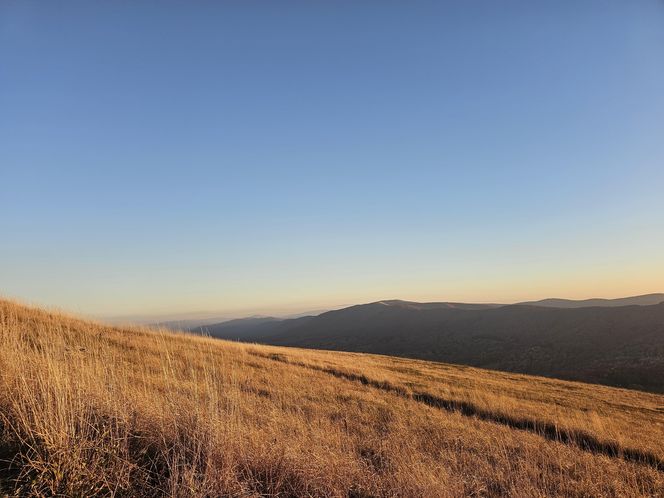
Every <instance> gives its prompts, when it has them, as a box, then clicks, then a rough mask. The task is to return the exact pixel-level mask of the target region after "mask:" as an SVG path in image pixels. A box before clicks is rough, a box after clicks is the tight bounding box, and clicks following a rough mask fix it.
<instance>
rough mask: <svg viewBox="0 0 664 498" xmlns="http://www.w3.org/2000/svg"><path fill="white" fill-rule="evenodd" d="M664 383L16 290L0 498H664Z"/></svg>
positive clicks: (5, 331) (2, 318)
mask: <svg viewBox="0 0 664 498" xmlns="http://www.w3.org/2000/svg"><path fill="white" fill-rule="evenodd" d="M663 495H664V396H662V395H657V394H650V393H643V392H638V391H630V390H624V389H618V388H612V387H605V386H597V385H591V384H583V383H577V382H568V381H560V380H554V379H549V378H542V377H534V376H526V375H517V374H508V373H501V372H496V371H489V370H481V369H476V368H470V367H464V366H456V365H448V364H441V363H432V362H426V361H419V360H408V359H403V358H393V357H388V356H379V355H369V354H360V353H342V352H326V351H315V350H300V349H295V348H280V347H272V346H260V345H255V344H240V343H234V342H227V341H221V340H216V339H211V338H206V337H197V336H191V335H185V334H182V333H175V332H168V331H165V330H151V329H147V328H134V327H111V326H106V325H103V324H100V323H95V322H91V321H86V320H81V319H78V318H76V317H72V316H68V315H66V314H62V313H58V312H52V311H46V310H41V309H37V308H31V307H26V306H24V305H22V304H19V303H16V302H11V301H0V496H80V497H84V496H86V497H87V496H139V497H140V496H145V497H152V496H154V497H161V496H169V497H201V496H205V497H215V496H233V497H258V496H280V497H299V496H316V497H355V498H359V497H373V496H376V497H378V496H380V497H383V496H385V497H392V496H394V497H396V496H404V497H411V496H412V497H432V496H436V497H459V496H476V497H480V496H519V497H521V496H523V497H526V496H528V497H531V496H534V497H538V496H578V497H601V496H615V497H625V496H663Z"/></svg>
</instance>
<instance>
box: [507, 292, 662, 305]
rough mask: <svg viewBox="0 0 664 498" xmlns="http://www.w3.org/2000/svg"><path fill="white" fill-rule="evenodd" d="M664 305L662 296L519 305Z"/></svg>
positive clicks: (536, 302) (559, 300)
mask: <svg viewBox="0 0 664 498" xmlns="http://www.w3.org/2000/svg"><path fill="white" fill-rule="evenodd" d="M660 303H664V294H644V295H642V296H631V297H621V298H617V299H601V298H595V299H579V300H574V299H559V298H549V299H542V300H541V301H526V302H523V303H519V304H526V305H532V306H547V307H550V308H588V307H591V306H600V307H603V308H608V307H617V306H651V305H653V304H660Z"/></svg>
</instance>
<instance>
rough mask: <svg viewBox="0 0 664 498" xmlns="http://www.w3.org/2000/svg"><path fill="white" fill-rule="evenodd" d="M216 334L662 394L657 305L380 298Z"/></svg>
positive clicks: (662, 315)
mask: <svg viewBox="0 0 664 498" xmlns="http://www.w3.org/2000/svg"><path fill="white" fill-rule="evenodd" d="M197 331H198V332H199V333H208V334H210V335H212V336H214V337H219V338H225V339H233V340H243V341H248V342H260V343H264V344H272V345H279V346H295V347H305V348H315V349H329V350H336V351H355V352H367V353H378V354H385V355H391V356H402V357H407V358H419V359H425V360H435V361H443V362H448V363H456V364H461V365H470V366H476V367H482V368H490V369H495V370H502V371H508V372H519V373H526V374H534V375H543V376H547V377H555V378H561V379H568V380H579V381H583V382H593V383H599V384H605V385H612V386H618V387H627V388H633V389H639V390H646V391H652V392H660V393H662V392H664V303H661V304H657V305H649V306H640V305H631V306H620V307H614V306H607V307H582V308H554V307H549V306H533V305H510V306H497V305H458V304H457V305H452V304H450V303H428V304H427V303H425V304H421V303H407V302H403V301H380V302H376V303H371V304H365V305H358V306H351V307H349V308H345V309H342V310H336V311H330V312H328V313H323V314H322V315H319V316H316V317H305V318H300V319H297V320H282V321H279V322H269V323H261V324H258V325H257V326H255V327H251V326H247V327H244V328H243V329H242V331H241V333H239V331H238V330H237V329H232V328H229V327H227V326H226V325H225V324H219V325H210V326H206V327H201V328H199V329H197Z"/></svg>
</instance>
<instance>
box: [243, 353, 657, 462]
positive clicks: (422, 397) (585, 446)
mask: <svg viewBox="0 0 664 498" xmlns="http://www.w3.org/2000/svg"><path fill="white" fill-rule="evenodd" d="M251 354H253V355H255V356H259V357H262V358H267V359H269V360H273V361H279V362H281V363H286V364H288V365H293V366H298V367H303V368H307V369H309V370H314V371H317V372H322V373H326V374H329V375H333V376H334V377H337V378H341V379H346V380H350V381H353V382H359V383H361V384H363V385H365V386H369V387H373V388H375V389H380V390H382V391H385V392H390V393H393V394H397V395H399V396H402V397H404V398H408V399H412V400H414V401H417V402H419V403H422V404H425V405H427V406H431V407H434V408H438V409H441V410H445V411H448V412H454V413H459V414H461V415H464V416H466V417H473V418H476V419H479V420H483V421H486V422H492V423H496V424H500V425H504V426H507V427H510V428H512V429H518V430H522V431H527V432H530V433H533V434H537V435H539V436H541V437H543V438H545V439H548V440H551V441H556V442H559V443H563V444H568V445H574V446H576V447H578V448H581V449H582V450H585V451H588V452H591V453H595V454H598V455H606V456H609V457H613V458H621V459H623V460H625V461H628V462H633V463H638V464H642V465H647V466H649V467H652V468H653V469H656V470H658V471H660V472H664V461H663V460H662V459H661V458H659V457H658V456H657V455H655V454H653V453H649V452H647V451H642V450H637V449H633V448H624V447H622V446H621V445H619V444H618V443H615V442H612V441H602V440H600V439H599V438H597V437H596V436H594V435H592V434H590V433H588V432H585V431H581V430H576V429H568V428H563V427H558V426H557V425H556V424H552V423H550V422H544V421H541V420H535V419H529V418H523V417H514V416H511V415H507V414H505V413H500V412H495V411H491V410H487V409H485V408H481V407H479V406H477V405H475V404H473V403H470V402H468V401H461V400H454V399H447V398H442V397H439V396H435V395H432V394H429V393H426V392H410V391H408V390H406V389H404V388H402V387H399V386H395V385H393V384H391V383H389V382H387V381H379V380H375V379H370V378H368V377H366V376H365V375H362V374H355V373H352V372H346V371H343V370H338V369H335V368H329V367H321V366H316V365H310V364H307V363H303V362H298V361H292V360H289V359H288V358H286V357H285V356H284V355H280V354H263V353H259V352H256V351H252V352H251Z"/></svg>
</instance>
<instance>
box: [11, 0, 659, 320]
mask: <svg viewBox="0 0 664 498" xmlns="http://www.w3.org/2000/svg"><path fill="white" fill-rule="evenodd" d="M662 60H664V5H663V4H662V3H661V2H656V1H645V2H638V3H637V2H634V3H624V4H623V3H615V4H607V3H605V2H601V1H598V0H593V1H589V2H585V3H584V4H583V5H579V4H578V3H575V2H557V3H556V4H555V5H546V4H544V5H534V4H532V3H529V2H525V1H515V2H509V3H506V4H503V5H500V6H498V5H495V4H492V3H491V2H481V4H478V5H475V4H474V5H470V4H466V3H463V2H450V3H444V4H438V3H433V2H416V3H414V4H410V5H409V6H405V5H398V4H385V3H382V4H380V8H378V7H377V4H373V3H371V2H370V3H368V4H362V5H359V4H338V5H334V6H333V5H327V4H308V3H307V4H305V3H300V2H285V3H283V4H280V6H279V7H277V6H274V5H261V6H260V7H259V6H257V5H247V4H241V5H235V4H223V5H218V4H212V5H204V6H200V7H199V8H197V9H192V8H190V7H188V6H185V5H182V4H177V3H171V2H163V3H160V4H158V5H148V4H146V3H141V2H138V3H136V4H132V5H120V4H101V3H86V2H62V3H58V5H57V6H55V5H51V4H43V3H39V2H31V1H27V2H16V3H11V2H7V3H3V4H2V5H0V68H3V71H2V75H1V76H0V106H1V108H2V112H1V113H0V233H2V234H3V239H2V243H0V294H2V295H4V296H7V297H9V298H16V299H19V300H21V301H25V302H30V303H36V304H39V305H42V306H49V307H57V308H61V309H64V310H67V311H70V312H74V313H78V314H82V315H85V316H95V317H118V318H121V317H128V316H134V317H141V316H142V317H149V316H169V315H173V316H175V315H183V316H184V315H187V314H201V313H223V314H228V315H229V316H231V315H233V316H235V317H240V315H238V314H242V313H244V314H247V315H251V314H257V313H260V314H272V313H301V312H306V310H320V309H325V308H333V307H341V306H343V305H345V304H348V303H351V304H354V303H363V302H375V301H380V300H384V299H386V298H387V297H388V296H399V297H400V298H401V299H403V300H407V301H420V302H421V301H451V302H496V303H510V302H521V301H529V300H538V299H544V298H550V297H554V296H564V298H567V299H588V298H594V297H606V298H616V297H624V296H632V295H642V294H650V293H657V292H660V291H661V290H662V286H661V282H664V258H663V257H662V254H663V253H664V222H663V221H662V213H664V196H662V192H664V167H662V165H663V164H664V141H663V140H662V137H663V136H664V119H662V117H663V116H664V93H663V92H662V91H661V89H662V88H664V64H662V62H661V61H662ZM342 303H345V304H342ZM201 310H208V311H201ZM242 316H246V315H242Z"/></svg>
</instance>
